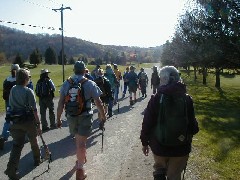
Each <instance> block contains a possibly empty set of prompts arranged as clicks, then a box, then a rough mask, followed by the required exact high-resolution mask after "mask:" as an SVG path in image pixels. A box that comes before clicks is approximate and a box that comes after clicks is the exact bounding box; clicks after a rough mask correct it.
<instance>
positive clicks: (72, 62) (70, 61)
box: [68, 56, 76, 64]
mask: <svg viewBox="0 0 240 180" xmlns="http://www.w3.org/2000/svg"><path fill="white" fill-rule="evenodd" d="M75 62H76V61H75V60H74V58H73V57H72V56H71V57H70V59H69V61H68V64H75Z"/></svg>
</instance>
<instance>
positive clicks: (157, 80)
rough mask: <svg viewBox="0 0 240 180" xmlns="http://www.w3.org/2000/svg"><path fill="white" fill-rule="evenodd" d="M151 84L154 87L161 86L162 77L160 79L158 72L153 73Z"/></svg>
mask: <svg viewBox="0 0 240 180" xmlns="http://www.w3.org/2000/svg"><path fill="white" fill-rule="evenodd" d="M151 83H152V85H159V84H160V77H159V75H158V73H157V72H153V73H152V78H151Z"/></svg>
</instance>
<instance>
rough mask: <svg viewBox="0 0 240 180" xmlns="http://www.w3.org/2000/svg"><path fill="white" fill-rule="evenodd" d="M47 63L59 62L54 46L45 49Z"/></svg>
mask: <svg viewBox="0 0 240 180" xmlns="http://www.w3.org/2000/svg"><path fill="white" fill-rule="evenodd" d="M44 56H45V64H57V55H56V52H55V50H54V49H53V48H52V47H50V46H49V47H48V48H47V49H46V51H45V54H44Z"/></svg>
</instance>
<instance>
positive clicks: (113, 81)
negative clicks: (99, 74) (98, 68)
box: [104, 64, 118, 111]
mask: <svg viewBox="0 0 240 180" xmlns="http://www.w3.org/2000/svg"><path fill="white" fill-rule="evenodd" d="M104 76H105V77H106V78H107V79H108V80H109V82H110V84H111V89H112V93H113V98H114V94H115V90H116V86H117V84H118V82H117V77H116V75H115V74H114V72H113V69H112V66H111V64H107V65H106V69H105V74H104ZM113 101H114V100H113ZM113 101H109V104H108V110H109V111H111V109H112V107H113Z"/></svg>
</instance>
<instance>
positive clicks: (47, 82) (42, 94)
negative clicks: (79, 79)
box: [35, 69, 56, 132]
mask: <svg viewBox="0 0 240 180" xmlns="http://www.w3.org/2000/svg"><path fill="white" fill-rule="evenodd" d="M49 73H50V71H49V70H48V69H42V70H41V72H40V79H39V80H38V82H37V84H36V89H35V92H36V95H37V96H38V97H39V107H40V114H41V123H42V131H43V132H44V131H48V130H49V129H50V128H51V129H55V128H56V123H55V113H54V102H53V98H54V91H55V90H56V88H55V85H54V83H53V81H52V80H51V79H50V78H49ZM47 109H49V120H50V128H49V127H48V122H47V119H46V111H47Z"/></svg>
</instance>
